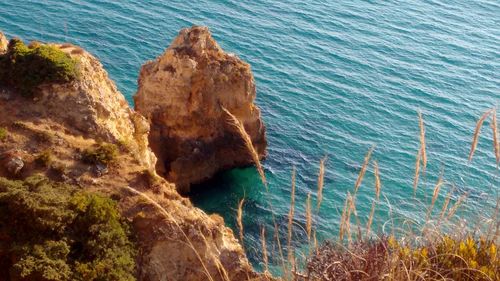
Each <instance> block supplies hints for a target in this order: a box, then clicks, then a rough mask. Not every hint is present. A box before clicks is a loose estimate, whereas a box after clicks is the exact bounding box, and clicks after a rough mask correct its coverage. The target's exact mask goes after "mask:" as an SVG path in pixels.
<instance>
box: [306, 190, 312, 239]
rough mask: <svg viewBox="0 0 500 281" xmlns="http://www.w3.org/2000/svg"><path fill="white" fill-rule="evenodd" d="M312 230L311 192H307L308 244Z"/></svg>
mask: <svg viewBox="0 0 500 281" xmlns="http://www.w3.org/2000/svg"><path fill="white" fill-rule="evenodd" d="M311 231H312V211H311V192H309V193H307V199H306V233H307V241H308V244H309V245H310V244H311Z"/></svg>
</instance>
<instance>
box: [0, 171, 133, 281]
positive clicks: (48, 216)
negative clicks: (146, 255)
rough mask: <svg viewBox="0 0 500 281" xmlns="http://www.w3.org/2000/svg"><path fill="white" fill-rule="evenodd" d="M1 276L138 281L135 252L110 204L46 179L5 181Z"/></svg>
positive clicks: (0, 205) (0, 189) (1, 188)
mask: <svg viewBox="0 0 500 281" xmlns="http://www.w3.org/2000/svg"><path fill="white" fill-rule="evenodd" d="M0 237H1V239H0V276H2V277H6V278H7V280H41V281H49V280H51V281H58V280H95V281H97V280H99V281H101V280H102V281H107V280H113V281H115V280H116V281H117V280H125V281H128V280H135V278H134V273H135V269H134V267H135V262H134V260H135V259H134V258H135V255H136V250H135V247H134V244H133V243H132V242H131V239H130V232H129V228H128V226H127V224H126V223H125V220H124V219H122V218H121V216H120V214H119V212H118V209H117V206H116V203H115V202H114V201H112V200H111V199H108V198H105V197H102V196H99V195H96V194H93V193H88V192H83V191H80V190H78V189H77V188H75V187H72V186H68V185H64V184H59V183H54V182H51V181H49V180H47V179H46V178H43V177H41V176H35V177H31V178H28V179H26V180H25V181H10V180H7V179H5V178H0Z"/></svg>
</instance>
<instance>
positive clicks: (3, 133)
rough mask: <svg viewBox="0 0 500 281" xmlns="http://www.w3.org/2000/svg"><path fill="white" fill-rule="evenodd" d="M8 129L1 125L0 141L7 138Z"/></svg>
mask: <svg viewBox="0 0 500 281" xmlns="http://www.w3.org/2000/svg"><path fill="white" fill-rule="evenodd" d="M7 134H8V132H7V129H6V128H2V127H0V141H4V140H5V139H6V138H7Z"/></svg>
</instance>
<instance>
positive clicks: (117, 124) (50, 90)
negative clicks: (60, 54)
mask: <svg viewBox="0 0 500 281" xmlns="http://www.w3.org/2000/svg"><path fill="white" fill-rule="evenodd" d="M58 47H59V48H61V50H63V51H65V52H66V53H68V54H69V55H70V56H72V57H73V58H76V59H77V60H78V67H79V69H80V72H81V73H80V79H78V81H75V82H73V83H66V84H54V85H45V86H42V87H41V89H40V90H41V91H40V93H39V94H38V95H37V96H36V97H35V104H34V106H36V109H35V110H34V111H36V112H37V114H39V115H42V116H47V117H48V118H51V119H53V120H54V121H55V122H58V123H62V124H70V127H71V128H72V129H73V130H75V134H78V133H79V134H82V135H83V136H85V137H91V138H95V139H96V140H99V141H105V142H111V143H116V142H120V143H124V144H126V145H129V146H130V147H131V148H132V149H133V150H134V152H135V153H136V155H137V159H138V160H140V161H141V162H142V163H143V164H144V165H145V166H148V167H150V168H151V169H153V168H154V166H155V163H156V157H155V156H154V154H153V153H152V151H151V149H150V148H149V144H148V137H147V136H148V133H149V124H148V122H147V121H146V119H145V118H144V117H142V116H141V115H140V114H138V113H137V112H135V111H134V110H132V109H131V108H130V107H129V105H128V103H127V101H126V100H125V97H124V96H123V95H122V94H121V93H120V92H119V91H118V89H117V88H116V85H115V84H114V82H113V81H111V79H109V77H108V74H107V72H106V71H105V70H104V69H103V67H102V64H101V63H100V62H99V61H98V60H97V59H96V58H95V57H94V56H92V55H91V54H89V53H87V52H86V51H84V50H82V49H80V48H79V47H76V46H72V45H69V44H64V45H58ZM61 105H64V106H61ZM32 110H33V109H32Z"/></svg>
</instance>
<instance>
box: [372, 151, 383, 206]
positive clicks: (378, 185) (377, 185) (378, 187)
mask: <svg viewBox="0 0 500 281" xmlns="http://www.w3.org/2000/svg"><path fill="white" fill-rule="evenodd" d="M373 173H374V174H375V198H376V199H377V201H378V200H379V199H380V190H381V188H382V183H381V182H380V171H379V168H378V162H377V161H376V160H375V161H373Z"/></svg>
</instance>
